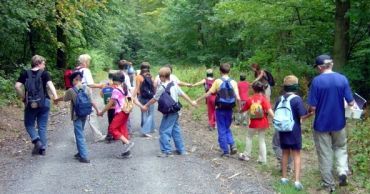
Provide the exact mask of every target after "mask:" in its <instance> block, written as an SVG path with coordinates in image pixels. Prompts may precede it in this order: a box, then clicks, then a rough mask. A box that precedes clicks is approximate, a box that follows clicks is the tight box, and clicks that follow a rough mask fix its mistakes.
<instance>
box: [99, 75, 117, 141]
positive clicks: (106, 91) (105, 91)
mask: <svg viewBox="0 0 370 194" xmlns="http://www.w3.org/2000/svg"><path fill="white" fill-rule="evenodd" d="M108 79H109V80H108V82H107V84H106V85H105V86H104V87H103V88H102V89H101V91H100V95H101V96H102V97H103V100H104V105H107V104H108V102H109V100H110V98H111V97H112V93H113V90H114V88H116V87H117V86H116V85H115V84H114V83H113V81H112V79H113V73H109V74H108ZM114 115H115V107H114V105H113V106H111V108H110V109H109V110H108V111H107V117H108V129H109V125H110V124H111V123H112V121H113V118H114ZM108 129H107V136H106V137H105V140H106V141H107V143H110V142H111V141H112V140H113V136H112V134H110V132H109V130H108Z"/></svg>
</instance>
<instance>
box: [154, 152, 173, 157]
mask: <svg viewBox="0 0 370 194" xmlns="http://www.w3.org/2000/svg"><path fill="white" fill-rule="evenodd" d="M172 156H173V154H172V153H171V152H170V153H165V152H161V153H159V154H158V155H157V157H158V158H168V157H172Z"/></svg>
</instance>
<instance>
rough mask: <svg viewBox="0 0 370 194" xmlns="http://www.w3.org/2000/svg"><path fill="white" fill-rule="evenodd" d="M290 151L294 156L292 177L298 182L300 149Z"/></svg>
mask: <svg viewBox="0 0 370 194" xmlns="http://www.w3.org/2000/svg"><path fill="white" fill-rule="evenodd" d="M292 152H293V157H294V178H295V181H296V182H300V181H299V177H300V174H301V151H300V150H292Z"/></svg>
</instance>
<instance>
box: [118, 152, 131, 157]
mask: <svg viewBox="0 0 370 194" xmlns="http://www.w3.org/2000/svg"><path fill="white" fill-rule="evenodd" d="M116 157H117V158H118V159H128V158H131V157H132V154H131V152H130V151H128V152H126V153H122V154H120V155H118V156H116Z"/></svg>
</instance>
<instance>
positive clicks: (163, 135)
mask: <svg viewBox="0 0 370 194" xmlns="http://www.w3.org/2000/svg"><path fill="white" fill-rule="evenodd" d="M171 137H172V138H173V141H174V143H175V147H176V150H177V151H178V152H179V153H180V154H183V153H185V146H184V143H183V139H182V135H181V128H180V125H179V113H171V114H167V115H163V117H162V121H161V125H160V127H159V145H160V148H161V151H162V152H163V153H166V154H169V153H171V152H172V146H171V143H170V142H171Z"/></svg>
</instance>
